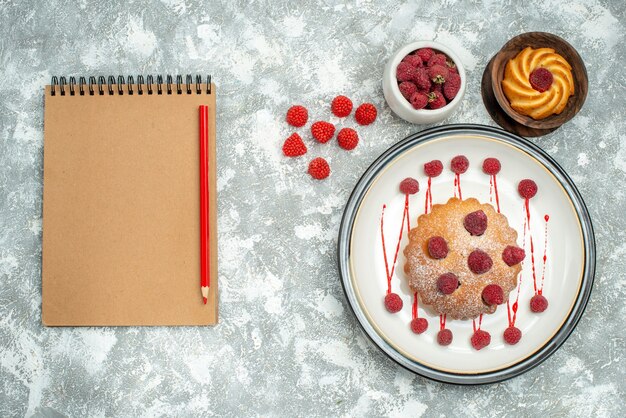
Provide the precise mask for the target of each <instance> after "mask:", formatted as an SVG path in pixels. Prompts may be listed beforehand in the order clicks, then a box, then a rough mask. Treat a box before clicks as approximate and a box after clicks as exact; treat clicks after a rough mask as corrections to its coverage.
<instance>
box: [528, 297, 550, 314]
mask: <svg viewBox="0 0 626 418" xmlns="http://www.w3.org/2000/svg"><path fill="white" fill-rule="evenodd" d="M546 309H548V299H546V298H545V297H544V296H543V295H535V296H533V297H532V298H530V310H531V311H533V312H535V313H541V312H543V311H545V310H546Z"/></svg>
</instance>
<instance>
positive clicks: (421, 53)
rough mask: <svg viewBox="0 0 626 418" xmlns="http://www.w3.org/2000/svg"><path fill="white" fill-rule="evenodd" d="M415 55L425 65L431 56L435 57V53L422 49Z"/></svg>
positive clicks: (428, 49)
mask: <svg viewBox="0 0 626 418" xmlns="http://www.w3.org/2000/svg"><path fill="white" fill-rule="evenodd" d="M415 55H417V56H418V57H420V58H421V59H422V62H424V63H427V62H428V61H429V60H430V59H431V58H432V56H433V55H435V51H433V50H432V49H430V48H422V49H418V50H417V51H415Z"/></svg>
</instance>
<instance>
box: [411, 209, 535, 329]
mask: <svg viewBox="0 0 626 418" xmlns="http://www.w3.org/2000/svg"><path fill="white" fill-rule="evenodd" d="M516 241H517V232H516V231H515V230H514V229H513V228H511V227H510V226H509V223H508V220H507V218H506V216H504V215H502V214H500V213H497V212H496V211H495V209H494V208H493V206H491V205H489V204H486V203H485V204H481V203H480V202H479V201H478V200H476V199H474V198H470V199H466V200H460V199H457V198H451V199H450V200H448V202H447V203H446V204H440V205H433V207H432V211H431V212H430V213H429V214H425V215H421V216H420V217H419V218H418V220H417V227H415V228H413V229H411V231H410V233H409V243H408V244H407V246H406V248H405V249H404V255H405V256H406V264H405V266H404V271H405V272H406V275H407V278H408V282H409V283H408V284H409V287H410V288H411V291H413V292H417V293H418V294H419V296H420V297H421V299H422V302H423V303H424V304H426V305H430V306H431V307H432V309H433V310H434V311H435V312H436V313H438V314H446V315H447V317H448V318H450V319H473V318H475V317H477V316H479V315H480V314H483V313H493V312H495V310H496V307H497V305H499V304H502V303H505V302H506V301H507V300H508V298H509V292H511V291H512V290H513V289H515V287H516V286H517V276H518V274H519V273H520V271H521V265H520V262H521V261H522V259H523V258H524V250H523V249H521V248H519V247H517V244H516Z"/></svg>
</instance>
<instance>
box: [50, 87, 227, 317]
mask: <svg viewBox="0 0 626 418" xmlns="http://www.w3.org/2000/svg"><path fill="white" fill-rule="evenodd" d="M135 87H136V86H135ZM123 88H124V91H125V92H126V93H125V94H123V95H119V94H118V93H117V91H115V92H114V94H113V95H109V94H108V91H106V90H105V94H104V95H99V94H98V92H97V91H96V92H95V95H93V96H92V95H89V94H85V95H84V96H81V95H78V94H76V95H74V96H70V95H69V94H66V95H65V96H62V95H60V94H59V92H58V91H57V93H56V94H55V95H54V96H53V95H51V87H50V86H47V87H46V90H45V112H44V132H45V133H44V187H43V252H42V322H43V324H44V325H47V326H98V325H105V326H108V325H112V326H115V325H211V324H215V323H217V302H218V299H217V192H216V187H215V185H216V171H215V169H216V157H215V86H214V85H212V89H211V92H212V93H211V94H207V93H206V92H205V91H204V88H205V86H202V89H203V90H202V93H201V94H196V92H195V91H194V92H193V93H192V94H186V92H184V93H183V94H176V92H175V91H174V93H173V94H171V95H169V94H166V93H167V92H166V90H165V89H164V91H163V94H162V95H157V94H156V91H155V92H154V94H152V95H148V94H146V92H145V91H144V94H143V95H138V94H137V91H136V90H135V92H134V93H135V94H133V95H129V94H128V91H127V89H128V86H124V87H123ZM57 90H58V87H57ZM116 90H117V89H116ZM144 90H146V89H145V88H144ZM201 104H206V105H208V106H209V152H210V156H209V164H210V174H209V180H210V181H209V184H210V218H209V219H210V221H209V222H210V245H211V261H210V262H211V270H210V271H211V287H210V292H209V297H208V303H207V305H204V304H203V303H202V297H201V294H200V259H199V256H200V250H199V248H200V242H199V240H200V238H199V236H200V219H199V204H200V197H199V188H200V186H199V184H200V183H199V162H198V161H199V160H198V158H199V145H198V135H199V134H198V131H199V125H198V124H199V120H198V107H199V106H200V105H201Z"/></svg>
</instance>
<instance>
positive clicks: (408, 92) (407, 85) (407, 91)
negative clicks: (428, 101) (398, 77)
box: [398, 81, 417, 101]
mask: <svg viewBox="0 0 626 418" xmlns="http://www.w3.org/2000/svg"><path fill="white" fill-rule="evenodd" d="M398 88H399V89H400V93H401V94H402V96H404V98H405V99H407V100H409V101H411V96H412V95H413V94H414V93H415V92H417V86H416V85H415V84H414V83H411V82H410V81H403V82H402V83H400V84H399V85H398Z"/></svg>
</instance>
